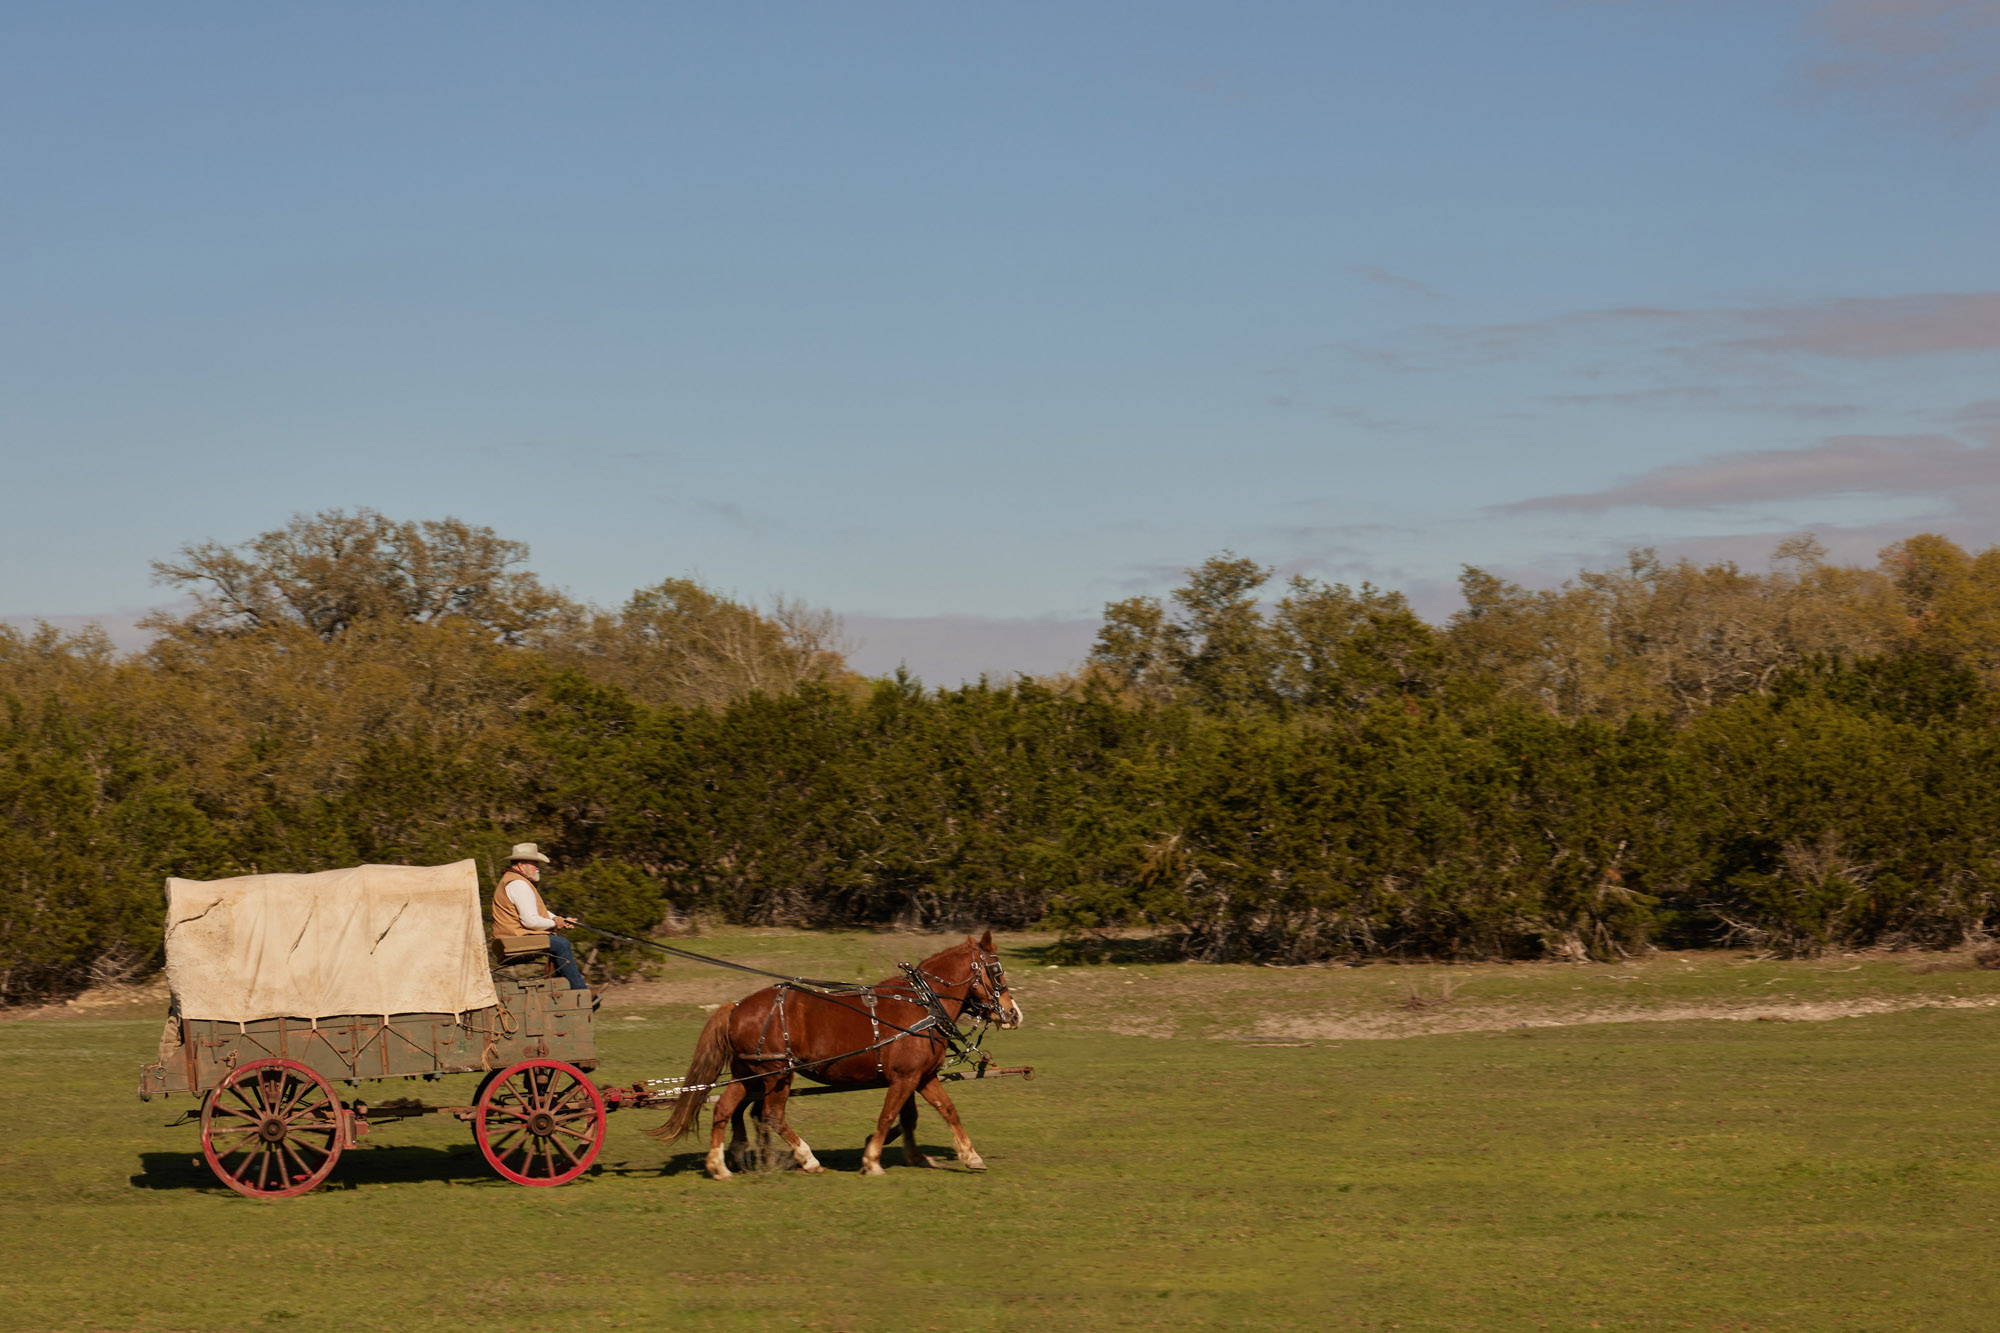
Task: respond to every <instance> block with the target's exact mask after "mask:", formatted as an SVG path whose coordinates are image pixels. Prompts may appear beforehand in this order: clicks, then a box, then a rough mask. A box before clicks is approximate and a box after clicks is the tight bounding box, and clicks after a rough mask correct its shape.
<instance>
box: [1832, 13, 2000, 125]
mask: <svg viewBox="0 0 2000 1333" xmlns="http://www.w3.org/2000/svg"><path fill="white" fill-rule="evenodd" d="M1806 37H1807V40H1808V41H1809V43H1810V44H1811V46H1812V50H1813V59H1812V60H1811V61H1810V62H1809V64H1808V65H1807V67H1806V78H1807V80H1808V81H1809V83H1810V84H1811V86H1812V87H1814V88H1815V89H1816V90H1818V91H1820V92H1823V93H1835V94H1839V95H1843V96H1847V97H1853V98H1857V99H1863V100H1866V101H1869V102H1872V103H1875V104H1877V105H1881V104H1885V103H1886V104H1888V105H1890V106H1892V107H1894V108H1897V109H1914V110H1919V111H1922V112H1924V113H1926V114H1928V115H1933V116H1938V117H1942V118H1943V119H1944V120H1946V121H1947V122H1954V123H1957V124H1959V125H1961V126H1963V127H1967V128H1970V127H1972V126H1975V125H1978V124H1979V123H1981V122H1983V121H1985V120H1986V119H1987V118H1988V117H1990V116H1991V115H1992V113H1993V112H1994V110H1995V109H1996V108H2000V5H1995V4H1993V3H1992V0H1827V2H1826V3H1822V4H1820V5H1819V6H1818V7H1817V8H1816V9H1814V10H1813V11H1811V12H1810V13H1809V15H1808V16H1807V19H1806Z"/></svg>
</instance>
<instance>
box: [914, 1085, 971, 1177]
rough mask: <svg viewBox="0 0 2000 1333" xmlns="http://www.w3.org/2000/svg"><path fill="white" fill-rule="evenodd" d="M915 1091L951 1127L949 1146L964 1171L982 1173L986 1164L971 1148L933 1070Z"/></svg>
mask: <svg viewBox="0 0 2000 1333" xmlns="http://www.w3.org/2000/svg"><path fill="white" fill-rule="evenodd" d="M917 1091H918V1092H921V1093H922V1094H923V1095H924V1100H925V1101H927V1102H929V1103H930V1104H931V1105H932V1106H934V1107H936V1108H937V1113H938V1114H939V1115H941V1116H943V1117H944V1122H945V1123H946V1124H947V1125H950V1126H951V1146H952V1147H953V1148H954V1149H955V1150H957V1152H958V1160H959V1161H960V1162H962V1163H963V1164H964V1165H965V1169H966V1170H968V1171H984V1170H985V1169H986V1163H985V1161H984V1160H983V1159H981V1157H980V1156H979V1153H978V1150H977V1149H975V1148H974V1147H973V1146H972V1140H971V1139H969V1138H967V1137H966V1134H965V1126H964V1125H963V1124H961V1123H960V1122H959V1119H958V1108H957V1107H956V1106H953V1105H952V1104H951V1098H950V1097H948V1096H947V1095H945V1090H944V1084H942V1083H940V1082H938V1079H937V1073H936V1071H935V1070H933V1071H932V1072H931V1073H929V1074H927V1075H926V1076H925V1077H924V1080H923V1081H922V1082H921V1083H919V1084H917Z"/></svg>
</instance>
